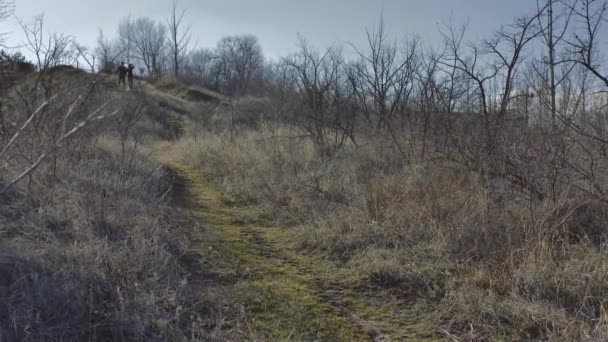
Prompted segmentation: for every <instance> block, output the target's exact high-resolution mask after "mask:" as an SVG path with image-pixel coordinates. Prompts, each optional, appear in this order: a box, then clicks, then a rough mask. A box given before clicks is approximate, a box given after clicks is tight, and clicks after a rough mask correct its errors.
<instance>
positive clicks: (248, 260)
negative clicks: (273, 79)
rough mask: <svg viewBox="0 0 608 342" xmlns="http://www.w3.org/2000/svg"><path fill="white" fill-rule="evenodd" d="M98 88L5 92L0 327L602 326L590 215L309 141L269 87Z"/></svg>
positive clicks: (195, 336)
mask: <svg viewBox="0 0 608 342" xmlns="http://www.w3.org/2000/svg"><path fill="white" fill-rule="evenodd" d="M114 81H115V80H114V79H113V78H104V77H103V76H100V77H99V78H96V79H93V76H92V75H88V74H86V73H81V72H78V71H76V70H56V71H55V72H54V73H51V74H48V75H41V74H31V75H28V76H27V77H24V78H23V79H21V80H20V81H19V82H18V84H17V85H16V86H14V87H13V88H11V89H10V91H8V92H7V95H6V96H4V97H3V98H2V107H1V108H2V109H1V114H2V116H1V118H2V122H1V123H0V124H2V129H3V130H2V141H1V142H2V146H3V147H2V149H5V148H4V147H7V146H8V147H7V148H6V149H5V151H4V152H1V154H0V156H1V159H0V161H1V162H2V164H1V167H0V188H5V186H6V185H9V184H11V183H13V181H14V180H16V179H20V181H19V182H17V183H16V184H14V185H13V186H10V187H8V188H6V189H5V191H3V192H2V194H1V195H0V222H1V223H0V340H8V341H11V340H30V341H39V340H66V341H67V340H115V341H123V340H146V341H148V340H160V341H165V340H166V341H180V340H270V341H277V340H294V341H314V340H322V341H356V340H361V341H391V340H394V341H400V340H444V339H449V340H455V341H460V340H501V339H502V340H513V339H523V340H526V339H528V340H537V339H556V340H559V339H565V340H578V339H581V338H584V337H585V336H591V337H593V338H597V339H602V338H603V337H605V336H606V331H607V328H606V324H605V310H604V309H605V308H604V306H605V303H604V300H603V298H604V294H605V292H606V273H605V272H604V271H603V270H604V269H605V266H604V265H605V260H606V253H605V250H604V249H603V248H601V247H599V246H600V245H599V244H597V243H596V241H595V240H594V239H593V237H597V238H598V239H600V240H601V236H598V235H597V234H595V235H594V233H593V232H592V231H591V230H592V227H593V224H594V223H593V222H598V221H597V220H596V219H594V218H597V217H598V215H599V216H601V210H600V209H598V208H596V207H593V206H588V207H585V209H584V210H582V209H577V210H570V209H571V208H572V207H571V206H569V204H570V203H571V202H569V201H566V200H564V201H562V202H561V203H560V205H559V206H551V205H549V204H544V205H539V206H535V207H534V208H527V207H525V206H522V205H520V204H519V202H518V199H517V196H516V195H517V194H514V193H513V192H512V191H511V192H509V191H510V190H509V191H504V192H499V191H498V190H496V189H500V187H501V186H503V187H504V184H494V185H493V186H494V188H493V189H488V188H487V187H486V185H487V183H486V182H484V180H483V179H481V178H482V177H481V176H480V175H474V174H471V173H467V172H465V171H463V170H461V169H459V168H458V167H457V165H451V164H449V162H447V161H439V162H438V163H441V165H438V164H433V163H423V162H416V161H413V162H411V163H409V164H404V163H403V161H402V159H401V158H400V157H399V152H398V151H396V150H394V149H390V148H387V147H386V145H385V144H383V142H382V141H376V140H374V139H370V138H366V137H359V138H358V139H357V141H358V146H354V144H346V145H345V146H344V147H343V149H342V150H340V151H339V153H336V154H334V155H332V156H327V155H323V154H319V153H318V151H316V150H315V146H314V142H313V141H311V140H310V139H309V138H307V137H306V136H303V135H302V134H301V132H300V131H298V130H297V129H296V128H295V127H293V126H290V125H287V124H285V123H282V122H281V121H280V120H277V119H276V118H277V117H278V114H277V112H279V111H280V108H279V109H277V107H276V106H275V104H274V103H273V102H272V101H271V100H269V99H261V98H243V99H230V98H227V97H224V96H222V95H220V94H216V93H214V92H211V91H208V90H205V89H200V88H197V87H192V86H187V85H183V84H180V83H177V82H170V81H166V80H155V81H146V80H138V81H137V82H136V87H135V89H134V90H133V91H131V92H125V91H124V90H121V89H119V88H118V87H117V85H116V83H115V82H114ZM92 113H93V114H95V115H91V114H92ZM24 123H27V125H24ZM73 130H76V131H75V133H74V134H71V135H68V136H67V137H66V134H68V133H69V132H72V131H73ZM498 195H500V196H503V197H501V198H506V197H508V196H512V197H508V199H507V200H501V201H502V202H500V203H501V205H500V206H497V205H496V203H499V202H498V201H497V200H496V197H497V196H498ZM577 208H580V207H577ZM529 210H533V211H534V213H533V214H534V215H532V216H530V215H528V214H529V212H528V211H529ZM530 217H534V218H535V219H534V220H530V219H529V218H530ZM600 235H601V233H600Z"/></svg>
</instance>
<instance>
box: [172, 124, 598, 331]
mask: <svg viewBox="0 0 608 342" xmlns="http://www.w3.org/2000/svg"><path fill="white" fill-rule="evenodd" d="M296 136H297V134H294V132H292V131H290V129H287V128H284V127H277V126H272V125H266V126H265V127H262V128H259V129H256V130H241V131H239V133H238V134H237V135H236V136H235V137H234V139H233V140H232V141H231V140H230V139H229V138H228V136H227V135H225V134H220V133H215V134H214V133H209V132H208V133H206V134H204V135H203V137H202V138H201V140H200V141H199V142H198V144H194V142H193V141H190V142H184V144H187V145H188V146H189V147H188V151H189V152H188V153H187V154H185V155H184V156H183V159H185V160H187V161H189V162H192V163H197V164H198V165H201V166H202V168H203V169H204V170H205V172H206V174H207V176H208V178H209V179H210V180H211V181H213V182H214V183H215V184H216V186H218V187H220V188H221V189H222V191H223V193H224V194H225V197H226V200H227V201H228V202H231V203H234V204H239V205H248V206H250V205H253V206H257V207H259V208H261V209H263V210H264V212H265V213H267V215H268V216H269V217H271V218H273V219H275V220H276V221H277V222H278V223H279V224H281V225H284V226H290V227H294V230H293V232H294V234H296V236H298V240H299V242H300V246H301V248H303V249H304V250H309V251H311V250H315V251H320V252H321V253H327V254H328V255H331V256H332V258H334V259H335V260H339V261H340V262H342V263H343V265H344V267H347V268H349V269H350V270H351V272H352V273H353V274H357V275H358V276H359V277H360V279H361V282H362V285H363V286H380V287H383V288H386V287H390V288H395V289H398V291H400V293H402V294H403V295H409V296H422V297H423V298H427V299H432V300H434V301H436V303H437V305H438V307H440V308H441V312H442V314H440V315H438V316H437V317H436V322H435V324H436V326H440V327H442V329H444V331H446V332H447V333H449V334H454V335H456V336H460V337H462V338H464V339H465V340H493V339H495V338H499V337H500V336H502V337H503V338H506V339H512V338H515V337H519V338H525V339H553V340H580V339H589V338H593V339H599V340H601V339H603V338H605V337H606V334H607V333H608V326H607V325H606V318H605V317H606V315H605V312H606V299H605V298H606V296H605V294H606V293H607V291H608V288H606V285H605V284H606V279H605V276H606V272H605V267H606V264H607V261H608V260H607V259H606V258H607V256H608V255H607V253H606V249H605V246H604V245H603V243H602V241H604V239H605V237H606V233H605V232H606V228H605V227H606V224H607V221H606V219H605V217H606V216H605V214H604V211H605V209H604V207H603V205H601V204H598V203H596V202H593V201H591V202H589V201H584V200H583V199H582V198H575V199H568V196H567V195H564V198H563V199H559V198H558V199H557V201H555V202H553V201H549V200H546V201H530V200H526V199H525V198H522V196H521V195H520V194H518V192H517V191H516V190H514V189H510V188H509V187H508V186H507V185H505V184H502V183H500V182H499V181H496V182H494V181H492V182H491V183H488V181H487V179H484V178H482V177H480V176H479V175H476V174H472V173H469V172H466V171H465V170H463V169H461V168H458V167H457V166H456V165H453V164H451V163H450V162H447V161H441V160H439V161H434V162H426V163H414V164H410V165H409V166H406V165H404V164H403V163H402V162H401V161H400V158H399V157H398V156H397V155H396V153H387V152H386V149H385V148H383V147H382V146H380V144H377V143H374V142H369V143H368V144H367V145H365V146H362V147H359V148H354V147H348V146H347V147H345V148H343V149H342V150H341V151H340V153H338V154H337V155H336V156H334V157H332V158H323V157H320V156H318V155H317V154H315V151H314V147H313V144H312V142H311V141H309V140H307V139H305V138H297V137H296ZM288 137H292V138H288ZM196 150H198V152H197V153H196V154H195V153H193V152H192V151H196ZM499 189H501V190H500V191H499Z"/></svg>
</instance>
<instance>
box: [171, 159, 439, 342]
mask: <svg viewBox="0 0 608 342" xmlns="http://www.w3.org/2000/svg"><path fill="white" fill-rule="evenodd" d="M172 167H173V169H174V170H175V171H176V172H178V173H179V174H180V175H181V176H182V177H184V178H185V179H187V183H188V186H187V190H188V192H189V197H190V201H191V203H190V204H191V205H190V206H191V209H192V210H193V211H194V212H195V214H196V215H197V216H198V217H199V218H200V219H201V221H204V222H206V223H207V224H209V226H210V227H211V233H210V234H208V235H209V236H207V237H206V238H205V239H203V241H202V242H201V246H200V248H199V252H200V254H201V256H202V257H203V259H204V260H205V266H206V267H207V270H208V271H210V272H212V273H214V274H216V275H217V276H218V277H219V278H221V279H224V280H225V281H226V283H227V284H228V285H227V287H228V288H226V293H227V296H226V300H227V301H231V302H237V303H242V304H243V305H244V307H245V309H246V311H247V313H246V315H247V317H248V319H250V320H251V323H252V324H253V325H254V326H255V327H256V329H258V330H260V331H261V332H263V333H264V335H265V336H266V337H267V338H268V339H271V340H324V341H358V340H360V341H369V340H375V339H377V338H379V337H383V336H384V337H389V338H391V339H393V340H395V339H396V340H434V339H437V336H436V335H435V334H434V333H433V329H432V320H431V319H430V318H429V317H428V314H429V312H430V310H429V307H428V306H427V305H425V304H424V303H418V304H413V305H410V304H403V303H402V302H401V301H400V300H399V299H397V298H387V296H388V295H389V294H388V293H382V291H374V292H372V291H371V290H364V289H357V288H358V286H359V284H361V283H362V279H361V275H358V274H354V273H352V271H349V270H348V269H347V268H344V267H340V265H339V264H337V263H335V262H333V261H331V260H330V259H329V258H328V257H327V256H325V255H323V254H322V253H313V254H311V253H307V254H304V253H302V252H301V251H299V250H298V248H297V241H295V239H294V236H293V233H292V232H290V231H289V230H286V229H282V228H279V227H276V226H274V225H272V224H270V223H269V222H268V220H267V219H265V218H264V215H263V214H262V213H261V212H260V211H259V210H257V209H255V208H242V207H228V206H227V205H226V204H225V201H224V200H223V199H222V195H221V193H219V192H218V191H216V190H215V189H213V188H212V187H211V186H209V185H208V184H207V183H206V182H205V181H204V180H203V177H202V175H201V172H200V171H199V170H198V169H196V168H194V167H192V166H189V165H186V164H184V163H173V164H172ZM349 272H350V273H349Z"/></svg>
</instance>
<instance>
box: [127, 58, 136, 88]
mask: <svg viewBox="0 0 608 342" xmlns="http://www.w3.org/2000/svg"><path fill="white" fill-rule="evenodd" d="M134 69H135V65H133V64H129V67H128V68H127V78H128V80H129V90H131V89H133V70H134Z"/></svg>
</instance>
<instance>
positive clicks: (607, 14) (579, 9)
mask: <svg viewBox="0 0 608 342" xmlns="http://www.w3.org/2000/svg"><path fill="white" fill-rule="evenodd" d="M567 4H568V6H569V8H570V9H571V10H572V11H573V12H574V17H575V20H576V24H577V27H576V28H575V32H574V34H573V37H572V38H570V39H569V41H568V42H567V43H568V53H569V56H570V58H568V59H566V60H564V61H563V62H575V63H578V64H580V65H582V66H584V67H585V68H587V70H589V72H591V73H592V74H593V75H594V76H596V77H597V78H598V79H599V80H600V81H601V82H602V83H603V84H604V85H605V86H606V87H608V72H606V71H605V70H603V69H602V67H601V65H600V64H599V61H598V59H599V58H600V52H599V48H600V44H601V42H600V41H599V35H600V32H601V29H602V25H603V24H605V22H606V21H607V20H608V1H606V0H576V1H571V2H568V3H567Z"/></svg>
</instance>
